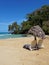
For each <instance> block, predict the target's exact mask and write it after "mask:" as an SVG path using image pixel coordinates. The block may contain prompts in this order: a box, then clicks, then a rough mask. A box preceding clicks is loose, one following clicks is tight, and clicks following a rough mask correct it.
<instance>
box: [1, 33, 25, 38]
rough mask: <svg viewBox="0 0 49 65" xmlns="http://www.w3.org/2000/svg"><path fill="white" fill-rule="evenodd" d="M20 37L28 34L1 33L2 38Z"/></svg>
mask: <svg viewBox="0 0 49 65" xmlns="http://www.w3.org/2000/svg"><path fill="white" fill-rule="evenodd" d="M20 37H26V35H25V34H9V33H7V32H1V33H0V39H8V38H20Z"/></svg>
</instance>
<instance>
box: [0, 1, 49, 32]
mask: <svg viewBox="0 0 49 65" xmlns="http://www.w3.org/2000/svg"><path fill="white" fill-rule="evenodd" d="M43 5H49V0H0V32H6V31H8V25H9V24H11V23H12V22H14V21H17V23H18V24H20V23H21V22H22V21H23V20H25V19H26V15H27V14H28V13H30V12H33V11H34V10H36V9H38V8H40V7H41V6H43Z"/></svg>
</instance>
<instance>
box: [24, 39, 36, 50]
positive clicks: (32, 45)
mask: <svg viewBox="0 0 49 65" xmlns="http://www.w3.org/2000/svg"><path fill="white" fill-rule="evenodd" d="M36 43H37V40H33V41H32V42H31V44H25V45H24V46H23V48H25V49H28V50H30V51H32V50H36V49H37V48H36Z"/></svg>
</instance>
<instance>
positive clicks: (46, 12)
mask: <svg viewBox="0 0 49 65" xmlns="http://www.w3.org/2000/svg"><path fill="white" fill-rule="evenodd" d="M34 25H39V26H40V27H41V28H42V29H43V30H44V31H45V33H46V34H49V5H44V6H42V7H41V8H39V9H37V10H35V11H33V12H32V13H29V14H27V16H26V21H23V22H22V23H21V25H18V24H17V22H14V23H12V24H11V25H9V26H8V31H9V32H10V33H13V34H20V33H21V34H25V33H27V32H28V30H29V29H30V28H31V27H32V26H34Z"/></svg>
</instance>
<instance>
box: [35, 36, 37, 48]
mask: <svg viewBox="0 0 49 65" xmlns="http://www.w3.org/2000/svg"><path fill="white" fill-rule="evenodd" d="M35 41H37V39H36V36H35ZM35 48H36V49H38V45H37V42H36V46H35Z"/></svg>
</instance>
